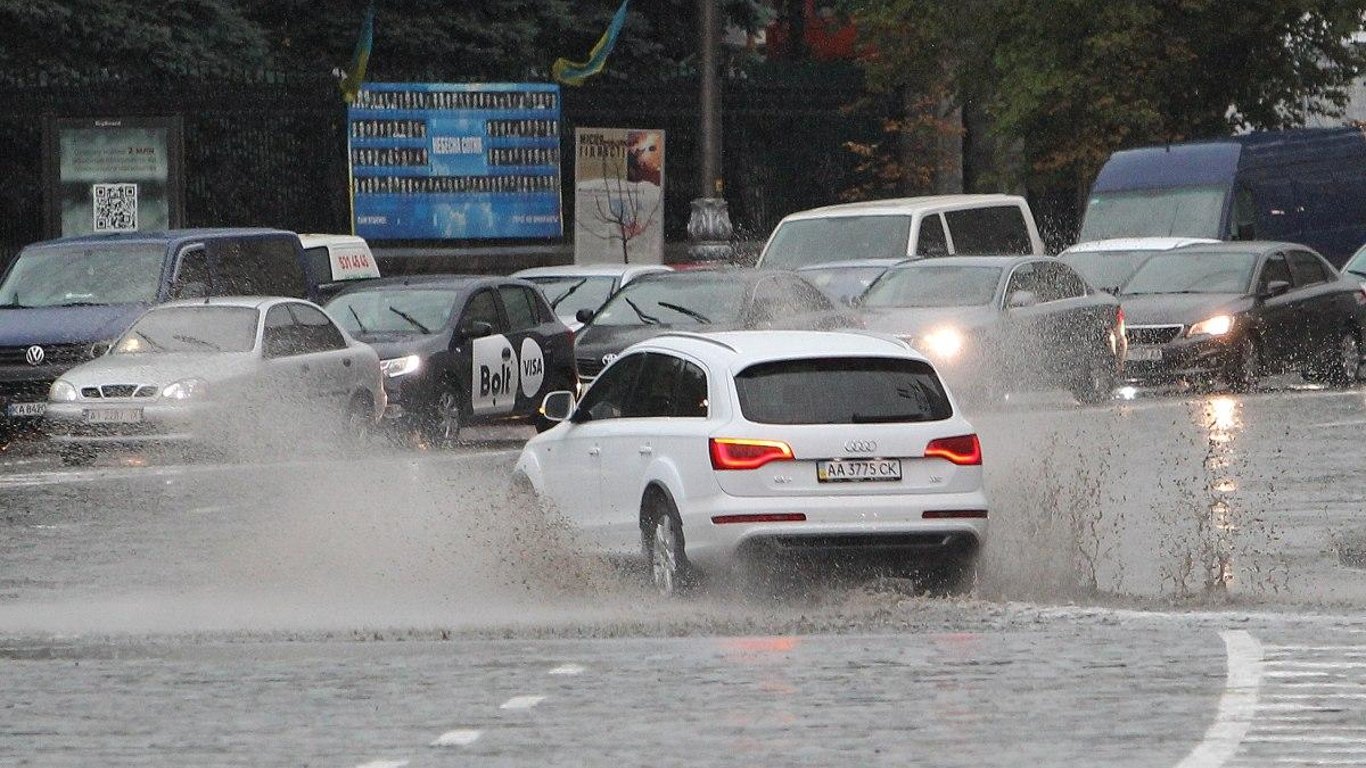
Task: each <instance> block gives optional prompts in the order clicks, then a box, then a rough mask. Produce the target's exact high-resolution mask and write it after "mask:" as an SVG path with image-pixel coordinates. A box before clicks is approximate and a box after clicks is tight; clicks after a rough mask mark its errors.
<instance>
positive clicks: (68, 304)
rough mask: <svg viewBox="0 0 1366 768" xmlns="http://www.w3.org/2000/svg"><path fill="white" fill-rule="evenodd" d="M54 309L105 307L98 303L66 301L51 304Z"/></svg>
mask: <svg viewBox="0 0 1366 768" xmlns="http://www.w3.org/2000/svg"><path fill="white" fill-rule="evenodd" d="M52 306H54V307H103V306H106V305H105V304H104V303H103V302H99V301H67V302H63V303H61V304H53V305H52Z"/></svg>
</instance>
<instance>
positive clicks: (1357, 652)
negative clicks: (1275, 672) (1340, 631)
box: [1265, 645, 1366, 656]
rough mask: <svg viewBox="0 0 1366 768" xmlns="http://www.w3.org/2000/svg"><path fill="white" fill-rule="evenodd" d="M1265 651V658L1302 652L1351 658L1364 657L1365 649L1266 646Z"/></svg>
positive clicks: (1349, 647)
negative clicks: (1333, 654) (1342, 655)
mask: <svg viewBox="0 0 1366 768" xmlns="http://www.w3.org/2000/svg"><path fill="white" fill-rule="evenodd" d="M1265 649H1266V655H1267V656H1276V655H1279V654H1282V653H1289V652H1296V653H1299V652H1304V651H1308V652H1311V653H1313V652H1318V651H1324V652H1333V653H1338V652H1345V653H1346V654H1347V655H1351V656H1362V655H1366V648H1363V647H1362V646H1360V645H1268V646H1265Z"/></svg>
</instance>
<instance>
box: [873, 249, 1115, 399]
mask: <svg viewBox="0 0 1366 768" xmlns="http://www.w3.org/2000/svg"><path fill="white" fill-rule="evenodd" d="M859 308H860V310H861V311H862V316H863V320H864V322H865V324H866V325H867V326H868V328H869V329H870V330H879V331H884V332H887V333H891V334H894V335H896V336H899V337H901V338H903V339H905V340H906V341H908V342H909V343H910V344H911V346H913V347H915V348H916V349H917V350H920V351H922V352H924V353H925V354H926V355H927V356H928V357H929V358H930V359H931V360H933V361H935V363H936V365H937V367H938V368H939V371H940V375H942V376H944V377H945V379H947V380H948V381H949V383H950V385H951V386H953V387H954V389H955V391H960V392H961V393H967V394H970V395H972V396H973V397H979V398H986V399H995V398H996V397H998V396H999V395H1000V394H1003V393H1005V392H1011V391H1019V389H1020V388H1030V389H1039V388H1055V387H1056V388H1062V389H1066V390H1068V391H1070V392H1072V393H1073V394H1074V395H1075V396H1076V398H1077V399H1078V400H1080V401H1082V402H1087V403H1090V402H1099V401H1101V400H1105V399H1107V398H1109V397H1110V396H1111V394H1112V392H1113V390H1114V387H1115V385H1116V382H1117V380H1118V377H1119V375H1120V371H1121V370H1122V368H1123V364H1124V347H1125V343H1124V314H1123V311H1122V310H1121V309H1120V306H1119V302H1118V301H1116V300H1115V298H1114V297H1113V296H1111V295H1109V294H1107V293H1104V292H1103V291H1098V290H1096V289H1094V288H1092V287H1090V286H1088V285H1087V284H1086V281H1085V280H1083V279H1082V278H1081V276H1080V275H1078V274H1077V273H1076V272H1075V271H1073V270H1072V268H1071V267H1069V266H1067V265H1066V264H1064V263H1062V262H1061V261H1058V260H1057V259H1055V258H1052V257H1047V256H1024V257H1018V256H1006V257H1002V256H950V257H944V258H938V259H922V260H919V261H914V262H910V263H907V264H902V265H899V266H896V267H893V268H891V269H889V270H887V272H886V273H885V274H883V276H882V277H881V278H880V279H879V280H878V281H877V282H876V283H874V284H873V285H872V286H871V287H869V289H868V291H867V292H866V293H864V295H863V297H862V298H861V299H860V300H859Z"/></svg>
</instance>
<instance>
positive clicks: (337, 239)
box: [299, 233, 370, 248]
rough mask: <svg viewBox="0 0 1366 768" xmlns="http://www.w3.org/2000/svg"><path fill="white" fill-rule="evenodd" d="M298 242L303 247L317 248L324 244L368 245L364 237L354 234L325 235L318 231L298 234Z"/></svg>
mask: <svg viewBox="0 0 1366 768" xmlns="http://www.w3.org/2000/svg"><path fill="white" fill-rule="evenodd" d="M299 244H300V245H302V246H303V247H305V248H318V247H321V246H324V245H364V246H366V247H367V248H368V247H369V246H370V244H369V243H367V242H366V241H365V238H363V237H358V236H356V235H327V234H318V233H309V234H300V235H299Z"/></svg>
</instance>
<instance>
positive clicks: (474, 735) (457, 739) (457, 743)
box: [431, 728, 483, 747]
mask: <svg viewBox="0 0 1366 768" xmlns="http://www.w3.org/2000/svg"><path fill="white" fill-rule="evenodd" d="M482 735H483V732H482V731H477V730H475V729H473V728H457V729H456V730H454V731H446V732H445V733H443V734H441V735H440V736H437V737H436V741H433V742H432V744H431V746H433V747H468V746H469V745H471V744H473V743H474V742H476V741H478V740H479V737H480V736H482Z"/></svg>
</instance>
